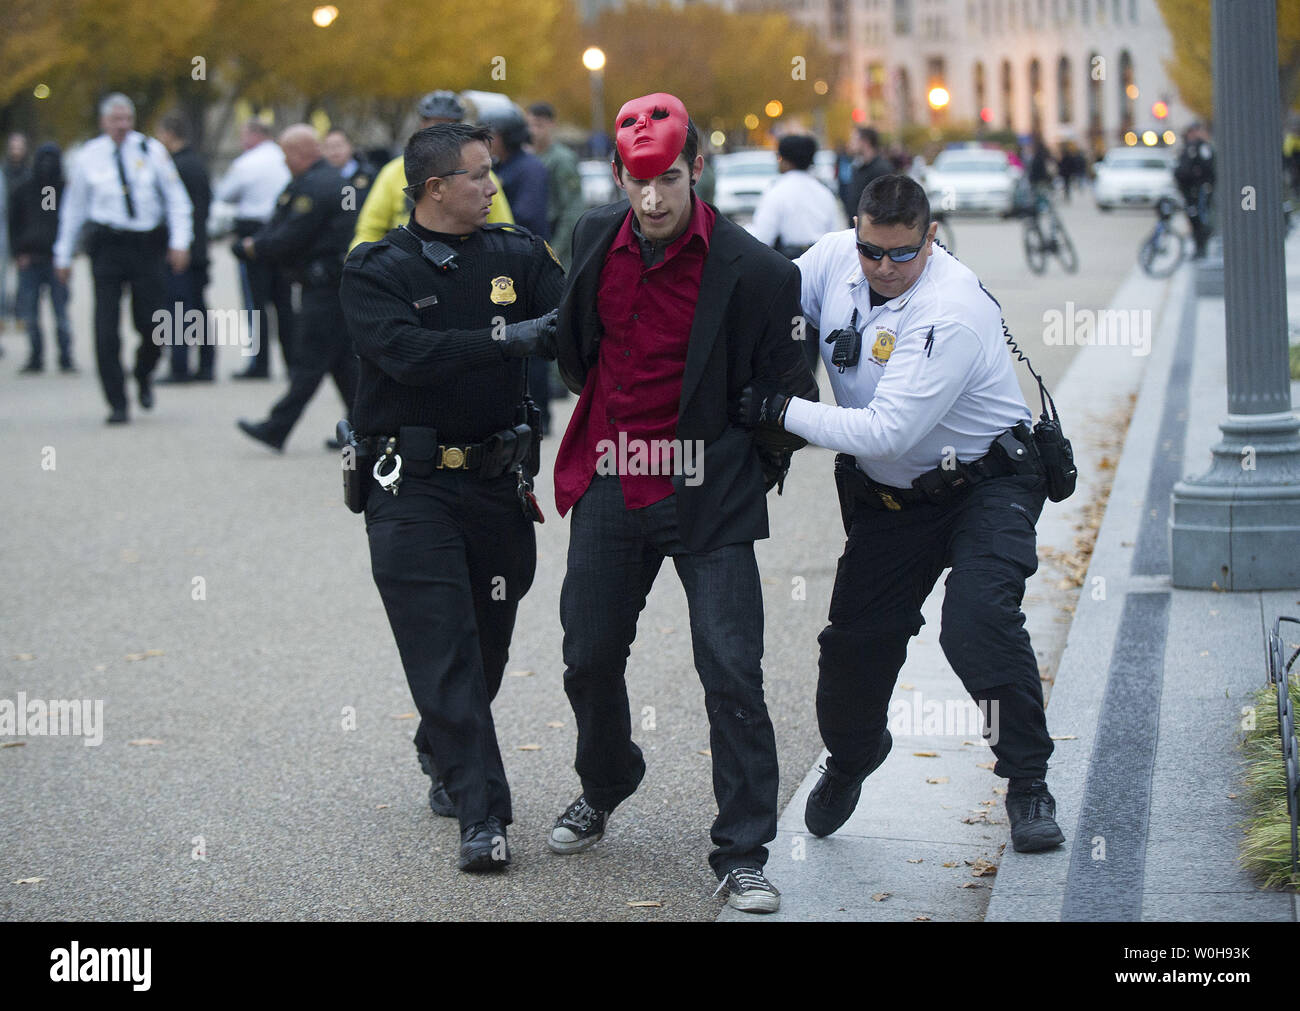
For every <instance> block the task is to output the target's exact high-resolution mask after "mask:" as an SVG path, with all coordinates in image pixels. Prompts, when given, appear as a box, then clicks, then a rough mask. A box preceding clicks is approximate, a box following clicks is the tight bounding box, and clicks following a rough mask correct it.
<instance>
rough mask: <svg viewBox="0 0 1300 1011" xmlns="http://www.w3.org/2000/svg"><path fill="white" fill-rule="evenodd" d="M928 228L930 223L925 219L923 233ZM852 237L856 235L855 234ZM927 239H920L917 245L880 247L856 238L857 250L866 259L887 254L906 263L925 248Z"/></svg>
mask: <svg viewBox="0 0 1300 1011" xmlns="http://www.w3.org/2000/svg"><path fill="white" fill-rule="evenodd" d="M929 228H930V223H929V222H928V221H927V222H926V223H925V229H923V233H924V232H925V231H928V230H929ZM854 238H857V237H856V236H855V237H854ZM927 241H928V238H927V239H925V240H922V242H921V244H920V245H919V246H899V247H898V248H897V249H881V248H880V247H879V246H873V245H872V244H871V243H870V242H863V241H862V240H861V239H857V243H858V252H859V253H861V254H862V255H863V256H865V257H866V258H867V259H868V260H883V259H884V258H885V257H886V256H888V257H889V258H890V259H891V260H893V261H894V262H895V263H907V261H908V260H915V259H916V254H917V253H919V252H920V251H921V250H922V249H924V248H925V245H926V242H927Z"/></svg>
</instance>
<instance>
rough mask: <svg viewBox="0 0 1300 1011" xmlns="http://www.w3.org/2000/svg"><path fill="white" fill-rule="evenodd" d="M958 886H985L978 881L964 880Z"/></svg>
mask: <svg viewBox="0 0 1300 1011" xmlns="http://www.w3.org/2000/svg"><path fill="white" fill-rule="evenodd" d="M957 887H958V888H983V887H984V886H983V885H982V884H980V882H978V881H963V882H962V883H961V884H960V885H958V886H957Z"/></svg>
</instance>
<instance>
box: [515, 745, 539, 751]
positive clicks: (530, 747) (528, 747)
mask: <svg viewBox="0 0 1300 1011" xmlns="http://www.w3.org/2000/svg"><path fill="white" fill-rule="evenodd" d="M515 750H516V751H541V750H542V746H541V745H540V744H521V745H519V747H517V748H515Z"/></svg>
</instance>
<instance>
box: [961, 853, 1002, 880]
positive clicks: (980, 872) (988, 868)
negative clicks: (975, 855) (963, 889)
mask: <svg viewBox="0 0 1300 1011" xmlns="http://www.w3.org/2000/svg"><path fill="white" fill-rule="evenodd" d="M966 862H967V863H968V864H970V868H971V869H970V873H971V877H973V878H983V877H991V876H992V875H994V874H996V873H997V872H998V865H997V864H994V863H990V862H989V861H987V860H985V859H984V858H983V857H980V858H979V859H977V860H976V861H975V862H974V863H973V864H971V862H970V861H969V860H967V861H966Z"/></svg>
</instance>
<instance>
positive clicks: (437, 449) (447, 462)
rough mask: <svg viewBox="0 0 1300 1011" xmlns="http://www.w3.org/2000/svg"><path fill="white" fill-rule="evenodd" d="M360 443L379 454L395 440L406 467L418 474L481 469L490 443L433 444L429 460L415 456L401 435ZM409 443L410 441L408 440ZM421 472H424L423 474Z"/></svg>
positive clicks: (381, 454) (361, 441)
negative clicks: (403, 441)
mask: <svg viewBox="0 0 1300 1011" xmlns="http://www.w3.org/2000/svg"><path fill="white" fill-rule="evenodd" d="M357 441H358V444H359V445H360V446H361V447H362V448H363V449H365V450H368V451H369V452H370V453H372V454H373V455H374V456H376V457H380V456H383V455H384V451H385V449H386V448H387V447H388V444H389V442H390V441H391V442H392V443H393V446H394V449H395V451H396V452H398V453H401V454H402V455H403V458H404V459H405V460H406V467H407V469H408V470H409V471H410V473H411V474H413V475H415V476H416V477H420V476H426V477H427V476H428V474H429V473H432V472H433V471H435V470H469V471H474V470H478V469H479V468H480V467H482V466H483V461H484V458H485V457H486V454H487V450H488V444H487V443H486V442H468V443H466V442H462V443H454V442H446V443H444V442H438V443H434V444H433V455H432V457H430V458H429V459H428V460H417V459H414V458H413V455H412V454H411V453H410V452H409V451H407V450H405V449H403V448H402V440H400V439H399V438H398V437H397V436H395V435H393V436H388V435H376V436H373V437H371V438H369V439H359V440H357ZM406 441H407V443H409V442H410V440H409V439H408V440H406ZM421 471H424V473H423V475H422V474H421Z"/></svg>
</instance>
